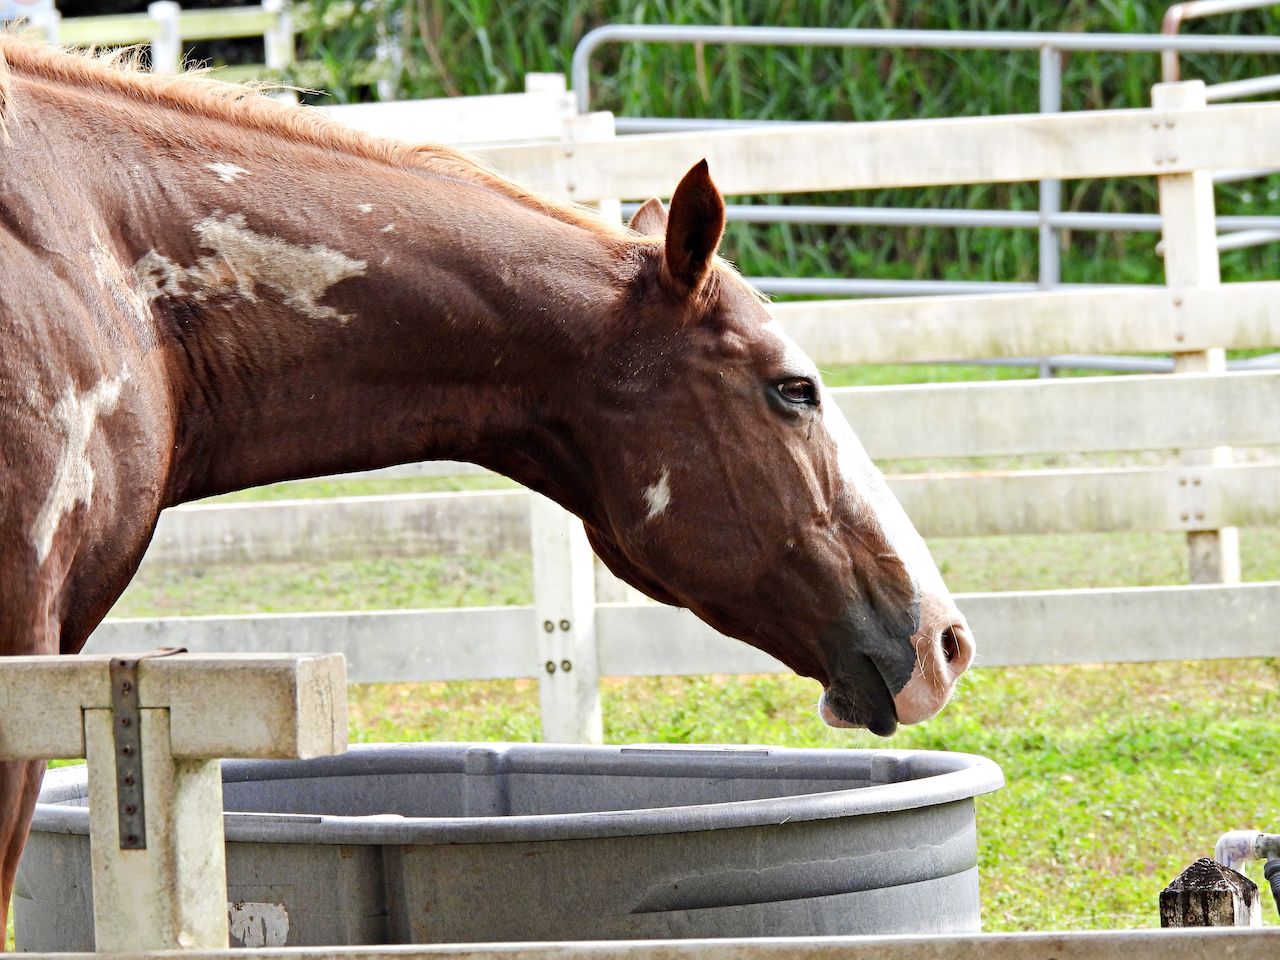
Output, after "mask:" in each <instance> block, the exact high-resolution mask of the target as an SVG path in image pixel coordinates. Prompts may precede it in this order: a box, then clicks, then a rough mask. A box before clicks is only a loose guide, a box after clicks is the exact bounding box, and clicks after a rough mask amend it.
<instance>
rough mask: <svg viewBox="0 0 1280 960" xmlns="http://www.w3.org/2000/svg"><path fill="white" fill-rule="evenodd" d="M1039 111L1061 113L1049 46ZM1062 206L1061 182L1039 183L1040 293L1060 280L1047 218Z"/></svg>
mask: <svg viewBox="0 0 1280 960" xmlns="http://www.w3.org/2000/svg"><path fill="white" fill-rule="evenodd" d="M1040 112H1041V113H1061V112H1062V54H1061V53H1060V52H1059V51H1057V50H1055V49H1054V48H1053V47H1050V46H1044V47H1041V48H1040ZM1061 206H1062V181H1061V180H1052V179H1051V180H1041V181H1040V218H1039V219H1040V222H1039V225H1038V226H1039V231H1040V272H1039V275H1038V280H1039V286H1040V288H1041V289H1043V290H1048V289H1049V288H1050V287H1054V286H1057V285H1058V283H1059V282H1060V281H1061V280H1062V267H1061V263H1060V260H1059V250H1058V231H1057V229H1056V228H1055V227H1054V226H1053V223H1052V222H1051V220H1050V217H1051V216H1052V215H1053V214H1055V213H1057V212H1058V210H1059V208H1060V207H1061Z"/></svg>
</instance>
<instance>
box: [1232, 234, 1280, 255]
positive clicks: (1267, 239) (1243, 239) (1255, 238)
mask: <svg viewBox="0 0 1280 960" xmlns="http://www.w3.org/2000/svg"><path fill="white" fill-rule="evenodd" d="M1277 240H1280V230H1239V231H1236V232H1235V233H1220V234H1218V237H1217V246H1218V250H1219V252H1221V251H1223V250H1243V249H1244V248H1246V247H1260V246H1262V245H1263V244H1267V243H1275V242H1276V241H1277Z"/></svg>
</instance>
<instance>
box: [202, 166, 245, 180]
mask: <svg viewBox="0 0 1280 960" xmlns="http://www.w3.org/2000/svg"><path fill="white" fill-rule="evenodd" d="M204 166H205V169H206V170H212V171H213V172H214V173H216V174H217V175H218V179H219V180H221V181H222V182H223V183H235V182H236V180H238V179H239V178H240V177H247V176H248V175H249V171H248V170H246V169H245V168H244V167H237V166H236V165H235V164H234V163H206V164H205V165H204Z"/></svg>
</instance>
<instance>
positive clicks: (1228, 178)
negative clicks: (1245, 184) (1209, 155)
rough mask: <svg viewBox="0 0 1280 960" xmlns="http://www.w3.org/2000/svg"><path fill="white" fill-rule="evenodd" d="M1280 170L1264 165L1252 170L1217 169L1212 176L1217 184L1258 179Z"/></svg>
mask: <svg viewBox="0 0 1280 960" xmlns="http://www.w3.org/2000/svg"><path fill="white" fill-rule="evenodd" d="M1273 173H1280V170H1275V169H1273V168H1269V167H1264V168H1261V169H1251V170H1215V171H1214V172H1213V173H1212V174H1210V176H1211V177H1212V178H1213V182H1214V183H1215V184H1219V183H1239V182H1240V181H1241V180H1256V179H1257V178H1258V177H1269V176H1271V175H1272V174H1273Z"/></svg>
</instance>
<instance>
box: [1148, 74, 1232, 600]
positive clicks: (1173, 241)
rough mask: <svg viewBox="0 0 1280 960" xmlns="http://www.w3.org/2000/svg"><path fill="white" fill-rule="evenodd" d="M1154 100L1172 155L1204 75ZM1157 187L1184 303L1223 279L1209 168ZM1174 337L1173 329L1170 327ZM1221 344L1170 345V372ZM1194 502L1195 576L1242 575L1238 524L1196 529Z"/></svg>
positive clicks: (1187, 454)
mask: <svg viewBox="0 0 1280 960" xmlns="http://www.w3.org/2000/svg"><path fill="white" fill-rule="evenodd" d="M1151 105H1152V107H1153V108H1154V109H1156V110H1161V111H1164V113H1163V115H1162V116H1159V117H1158V118H1157V119H1156V120H1153V121H1152V123H1153V125H1154V124H1159V125H1160V130H1159V134H1160V135H1159V136H1157V137H1156V138H1155V141H1156V143H1157V144H1158V146H1157V148H1156V149H1157V158H1156V159H1157V162H1173V161H1175V160H1176V159H1177V155H1178V143H1179V137H1178V111H1179V110H1189V109H1196V108H1203V107H1205V106H1206V101H1205V86H1204V82H1203V81H1201V80H1190V81H1186V82H1183V83H1158V84H1156V85H1155V86H1154V87H1152V88H1151ZM1156 179H1157V181H1158V183H1159V188H1160V217H1161V222H1162V233H1163V249H1164V275H1165V283H1166V284H1167V285H1168V286H1169V287H1171V288H1173V291H1172V294H1171V295H1172V296H1173V302H1174V305H1175V306H1181V304H1182V297H1181V295H1180V293H1179V291H1180V289H1181V288H1184V287H1212V286H1217V285H1218V284H1219V282H1220V278H1219V274H1218V245H1217V234H1216V231H1215V229H1214V206H1213V180H1212V178H1211V176H1210V173H1209V171H1208V170H1197V171H1195V172H1193V173H1178V174H1172V175H1168V176H1162V177H1157V178H1156ZM1175 337H1176V334H1175ZM1225 371H1226V351H1225V350H1223V349H1222V348H1219V347H1214V348H1211V349H1209V350H1199V351H1194V352H1188V353H1175V354H1174V356H1173V372H1174V373H1175V374H1177V373H1223V372H1225ZM1182 462H1183V463H1184V464H1186V465H1187V466H1204V465H1213V466H1230V464H1231V448H1230V447H1214V448H1213V449H1210V450H1184V451H1182ZM1196 514H1197V508H1196V504H1195V502H1193V500H1189V501H1188V505H1187V510H1186V512H1185V514H1184V515H1183V516H1184V519H1185V521H1186V523H1187V524H1188V527H1189V530H1188V533H1187V553H1188V557H1187V559H1188V567H1189V569H1190V574H1191V577H1190V579H1191V582H1192V583H1239V582H1240V536H1239V530H1238V529H1237V528H1235V527H1224V528H1222V529H1221V530H1204V529H1200V530H1197V529H1195V526H1196V520H1197V519H1203V516H1200V517H1197V515H1196Z"/></svg>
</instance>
